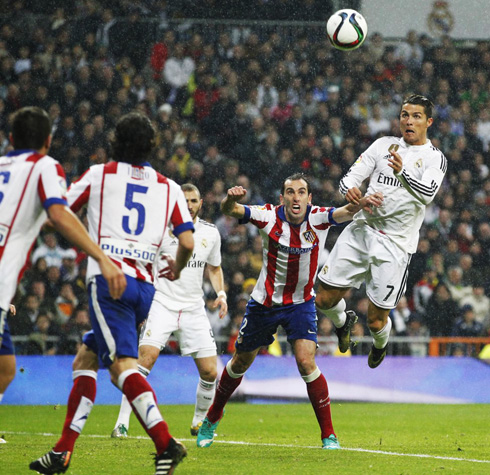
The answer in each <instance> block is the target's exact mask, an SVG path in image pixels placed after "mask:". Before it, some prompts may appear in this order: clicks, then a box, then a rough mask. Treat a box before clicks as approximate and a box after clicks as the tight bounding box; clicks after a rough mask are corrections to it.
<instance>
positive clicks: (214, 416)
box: [207, 366, 243, 424]
mask: <svg viewBox="0 0 490 475" xmlns="http://www.w3.org/2000/svg"><path fill="white" fill-rule="evenodd" d="M242 379H243V376H240V377H239V378H232V377H231V376H230V375H229V374H228V371H227V369H226V366H225V369H224V370H223V373H222V374H221V379H220V381H219V384H218V387H217V388H216V395H215V396H214V401H213V404H212V405H211V407H210V408H209V410H208V414H207V418H208V420H209V422H211V423H213V424H214V423H215V422H216V421H219V420H220V419H221V416H222V415H223V409H224V408H225V405H226V403H227V402H228V399H230V397H231V395H232V394H233V393H234V392H235V389H236V388H238V386H240V383H241V382H242Z"/></svg>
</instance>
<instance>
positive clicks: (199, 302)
mask: <svg viewBox="0 0 490 475" xmlns="http://www.w3.org/2000/svg"><path fill="white" fill-rule="evenodd" d="M182 190H183V192H184V195H185V198H186V201H187V207H188V209H189V212H190V214H191V216H192V219H193V221H194V228H195V231H194V242H195V246H194V253H193V255H192V257H191V258H190V259H189V262H188V263H187V266H186V267H185V269H183V270H182V273H181V275H180V279H179V280H178V281H176V282H171V281H169V280H168V279H164V278H158V274H159V272H160V271H161V268H160V267H157V269H156V272H155V287H156V292H155V297H154V298H153V303H152V305H151V308H150V314H149V316H148V320H147V322H146V324H145V326H144V329H143V331H142V333H141V338H140V343H139V356H138V369H139V371H140V372H141V374H143V375H144V376H145V377H146V376H148V374H149V373H150V371H151V369H152V368H153V365H154V364H155V362H156V360H157V358H158V355H159V354H160V351H161V350H162V348H163V347H164V346H165V345H166V344H167V341H168V339H169V338H170V335H171V334H172V333H173V334H174V335H175V336H176V337H177V339H178V342H179V345H180V350H181V353H182V355H183V356H192V357H193V358H194V362H195V363H196V366H197V369H198V371H199V382H198V385H197V391H196V405H195V408H194V416H193V419H192V423H191V435H197V433H198V431H199V427H200V425H201V423H202V420H203V419H204V417H205V415H206V412H207V410H208V409H209V406H210V405H211V403H212V401H213V398H214V393H215V391H216V376H217V352H216V343H215V341H214V337H213V331H212V329H211V325H210V323H209V319H208V317H207V315H206V309H205V306H204V300H203V296H204V292H203V289H202V285H203V275H204V269H205V267H206V266H207V268H208V272H209V279H210V281H211V284H212V286H213V289H214V291H215V292H216V294H217V299H216V300H215V302H214V303H215V305H216V306H219V317H220V318H223V317H224V316H225V315H226V313H227V311H228V305H227V303H226V292H225V289H224V279H223V270H222V268H221V251H220V249H221V237H220V234H219V232H218V229H217V228H216V226H214V225H213V224H210V223H207V222H206V221H203V220H201V219H199V217H198V215H199V211H200V210H201V207H202V199H201V194H200V192H199V190H198V188H197V187H196V186H194V185H192V184H189V183H187V184H184V185H182ZM176 249H177V240H176V238H175V236H174V235H173V234H172V233H171V232H169V231H167V233H166V234H165V237H164V239H163V243H162V246H161V252H163V253H165V254H170V255H171V256H175V251H176ZM130 415H131V406H130V405H129V403H128V401H127V398H126V397H125V396H124V395H123V397H122V401H121V408H120V410H119V416H118V418H117V421H116V425H115V427H114V430H113V431H112V437H127V432H128V428H129V418H130Z"/></svg>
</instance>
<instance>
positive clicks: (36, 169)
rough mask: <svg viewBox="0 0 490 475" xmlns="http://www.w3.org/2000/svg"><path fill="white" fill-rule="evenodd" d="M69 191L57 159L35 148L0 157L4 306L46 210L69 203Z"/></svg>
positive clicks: (0, 267) (0, 259)
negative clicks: (67, 196) (54, 205)
mask: <svg viewBox="0 0 490 475" xmlns="http://www.w3.org/2000/svg"><path fill="white" fill-rule="evenodd" d="M65 194H66V180H65V173H64V171H63V168H62V167H61V165H60V164H59V163H58V162H57V161H56V160H55V159H54V158H52V157H50V156H48V155H40V154H39V153H37V152H35V151H33V150H30V151H28V150H15V151H13V152H10V153H9V154H8V155H7V156H6V157H1V158H0V279H1V282H2V285H0V308H2V309H4V310H8V308H9V305H10V302H11V300H12V299H13V297H14V295H15V290H16V288H17V283H18V281H19V280H20V278H21V277H22V273H23V270H24V268H25V265H26V263H27V260H28V257H29V253H30V251H31V249H32V247H33V245H34V241H35V239H36V237H37V235H38V234H39V231H40V230H41V226H42V225H43V223H44V222H45V221H46V218H47V214H46V210H47V209H48V208H49V207H50V206H51V205H53V204H63V205H66V199H65Z"/></svg>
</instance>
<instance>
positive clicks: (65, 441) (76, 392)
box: [53, 375, 97, 452]
mask: <svg viewBox="0 0 490 475" xmlns="http://www.w3.org/2000/svg"><path fill="white" fill-rule="evenodd" d="M96 390H97V383H96V380H95V378H92V377H91V376H85V375H82V376H78V377H77V378H75V380H74V381H73V387H72V388H71V392H70V396H69V398H68V407H67V409H66V417H65V424H64V425H63V431H62V433H61V438H60V439H59V440H58V442H57V443H56V445H55V446H54V447H53V450H54V451H55V452H65V451H69V452H73V447H74V446H75V442H76V440H77V438H78V436H79V435H80V432H78V431H76V430H73V429H71V428H70V425H71V423H72V422H73V416H74V415H75V413H76V412H77V409H78V408H79V407H80V402H81V401H82V397H85V398H87V399H88V400H90V401H91V402H92V404H93V402H94V401H95V393H96ZM89 412H90V411H89ZM84 416H85V417H84V419H86V417H88V413H87V414H85V415H84ZM84 424H85V422H83V423H82V425H81V427H82V428H83V425H84Z"/></svg>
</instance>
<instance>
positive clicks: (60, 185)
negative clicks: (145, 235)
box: [0, 107, 126, 401]
mask: <svg viewBox="0 0 490 475" xmlns="http://www.w3.org/2000/svg"><path fill="white" fill-rule="evenodd" d="M10 141H11V143H12V145H13V147H14V150H13V151H11V152H9V153H8V154H7V156H5V157H0V279H1V282H2V285H0V401H1V399H2V397H3V393H4V391H5V390H6V389H7V386H8V385H9V383H10V382H11V381H12V380H13V378H14V375H15V356H14V349H13V345H12V340H11V338H10V332H9V328H8V324H7V319H6V317H7V312H8V311H9V309H10V302H11V300H12V299H13V297H14V295H15V291H16V288H17V284H18V282H19V280H20V278H21V277H22V274H23V271H24V269H25V267H26V264H27V261H28V258H29V254H30V252H31V250H32V248H33V246H34V241H35V239H36V237H37V235H38V234H39V231H40V230H41V227H42V225H43V224H44V222H45V221H46V219H47V217H48V216H49V218H50V219H51V222H52V224H53V225H54V227H55V228H56V230H57V231H59V232H61V233H62V234H63V235H64V236H65V237H66V238H67V239H68V240H70V241H71V242H72V243H73V244H75V245H76V246H78V247H80V248H81V249H83V250H84V251H85V252H87V254H89V255H91V256H93V257H94V258H95V259H97V260H98V261H99V262H100V263H101V266H102V269H103V274H104V276H105V277H106V278H107V279H108V282H109V286H110V288H111V292H113V296H114V297H115V298H118V297H120V296H121V294H122V292H123V291H124V288H125V285H126V284H125V279H124V275H123V274H122V272H121V271H120V270H119V269H118V268H117V267H116V266H115V265H114V264H113V263H112V262H111V261H110V260H109V259H108V258H107V257H106V256H105V255H104V253H103V252H102V251H101V250H100V248H99V247H98V246H97V245H96V244H95V243H94V242H93V241H92V240H91V239H90V238H89V236H88V234H87V231H86V230H85V228H84V226H83V225H82V223H81V222H80V221H79V220H78V218H77V217H76V216H75V215H74V214H73V213H72V212H71V211H70V210H69V208H68V207H67V205H66V199H65V193H66V181H65V174H64V171H63V169H62V167H61V165H60V164H59V163H58V162H57V161H56V160H55V159H54V158H51V157H50V156H49V155H46V154H47V152H48V149H49V146H50V144H51V121H50V119H49V116H48V114H47V113H46V111H44V110H42V109H40V108H38V107H25V108H23V109H20V110H19V111H17V112H16V113H15V115H14V117H13V120H12V131H11V134H10Z"/></svg>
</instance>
